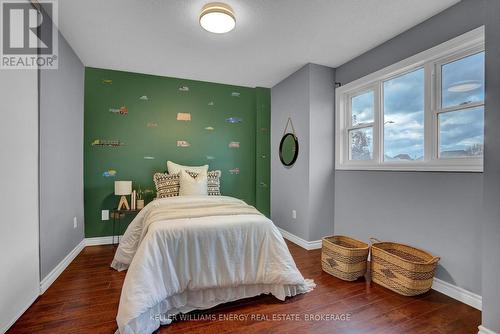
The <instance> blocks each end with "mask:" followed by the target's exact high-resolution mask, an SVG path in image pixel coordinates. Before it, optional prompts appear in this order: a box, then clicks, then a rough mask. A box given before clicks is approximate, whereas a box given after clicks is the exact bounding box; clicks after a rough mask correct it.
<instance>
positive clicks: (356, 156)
mask: <svg viewBox="0 0 500 334" xmlns="http://www.w3.org/2000/svg"><path fill="white" fill-rule="evenodd" d="M349 141H350V143H351V145H350V146H351V152H350V158H349V159H350V160H372V159H373V128H372V127H369V128H362V129H356V130H351V131H349Z"/></svg>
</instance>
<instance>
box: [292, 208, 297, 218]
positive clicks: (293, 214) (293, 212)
mask: <svg viewBox="0 0 500 334" xmlns="http://www.w3.org/2000/svg"><path fill="white" fill-rule="evenodd" d="M292 218H293V219H297V211H296V210H292Z"/></svg>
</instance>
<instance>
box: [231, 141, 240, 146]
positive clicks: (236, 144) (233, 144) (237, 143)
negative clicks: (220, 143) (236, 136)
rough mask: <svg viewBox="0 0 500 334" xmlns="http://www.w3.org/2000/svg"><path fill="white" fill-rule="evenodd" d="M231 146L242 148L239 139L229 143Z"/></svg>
mask: <svg viewBox="0 0 500 334" xmlns="http://www.w3.org/2000/svg"><path fill="white" fill-rule="evenodd" d="M229 148H240V142H239V141H232V142H230V143H229Z"/></svg>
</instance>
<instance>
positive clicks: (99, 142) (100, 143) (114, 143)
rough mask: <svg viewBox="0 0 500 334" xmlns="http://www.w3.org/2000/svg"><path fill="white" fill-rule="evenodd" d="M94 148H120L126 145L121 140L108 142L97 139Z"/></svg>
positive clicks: (93, 143) (93, 144)
mask: <svg viewBox="0 0 500 334" xmlns="http://www.w3.org/2000/svg"><path fill="white" fill-rule="evenodd" d="M91 145H92V146H110V147H118V146H123V145H125V144H124V143H122V142H121V141H119V140H106V139H95V140H94V141H93V142H92V144H91Z"/></svg>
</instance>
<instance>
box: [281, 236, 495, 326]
mask: <svg viewBox="0 0 500 334" xmlns="http://www.w3.org/2000/svg"><path fill="white" fill-rule="evenodd" d="M278 229H279V230H280V232H281V235H283V238H285V239H287V240H289V241H291V242H293V243H294V244H296V245H298V246H300V247H302V248H304V249H307V250H312V249H319V248H321V240H316V241H306V240H304V239H302V238H300V237H298V236H296V235H294V234H292V233H290V232H288V231H285V230H284V229H282V228H279V227H278ZM432 289H433V290H436V291H438V292H441V293H442V294H444V295H447V296H448V297H451V298H453V299H456V300H458V301H460V302H462V303H464V304H467V305H469V306H472V307H474V308H476V309H478V310H481V309H482V297H481V296H480V295H478V294H475V293H473V292H470V291H468V290H465V289H463V288H460V287H458V286H456V285H453V284H450V283H448V282H445V281H443V280H440V279H439V278H434V282H433V284H432ZM480 333H481V334H482V332H480ZM484 334H496V333H493V332H487V331H486V332H484Z"/></svg>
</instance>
